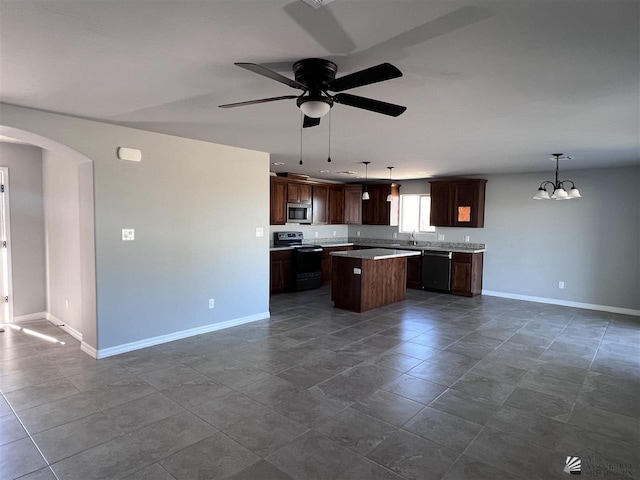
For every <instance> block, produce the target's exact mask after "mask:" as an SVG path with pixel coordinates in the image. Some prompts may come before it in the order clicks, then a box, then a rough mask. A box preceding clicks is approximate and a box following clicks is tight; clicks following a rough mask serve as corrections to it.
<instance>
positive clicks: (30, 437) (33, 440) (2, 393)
mask: <svg viewBox="0 0 640 480" xmlns="http://www.w3.org/2000/svg"><path fill="white" fill-rule="evenodd" d="M0 395H2V398H3V399H4V401H5V402H7V405H9V408H10V409H11V411H12V412H13V415H14V416H15V417H16V419H17V420H18V422H20V425H21V426H22V428H23V429H24V431H25V432H26V434H27V435H28V436H29V440H31V443H32V444H33V446H34V447H36V450H38V453H39V454H40V456H41V457H42V459H43V460H44V463H46V464H47V468H48V469H49V470H50V471H51V473H52V474H53V476H54V477H55V478H56V479H57V480H60V478H59V477H58V475H57V474H56V472H55V471H54V470H53V468H52V467H51V464H50V463H49V460H47V457H45V456H44V453H43V452H42V450H40V447H39V446H38V444H37V443H36V441H35V439H34V438H33V437H32V436H31V433H29V430H28V429H27V427H26V426H25V424H24V423H23V422H22V419H21V418H20V416H19V415H18V412H16V410H15V409H14V408H13V405H11V402H9V399H8V398H7V397H6V396H5V394H4V392H3V391H2V390H0ZM35 471H37V470H35ZM30 473H32V472H30Z"/></svg>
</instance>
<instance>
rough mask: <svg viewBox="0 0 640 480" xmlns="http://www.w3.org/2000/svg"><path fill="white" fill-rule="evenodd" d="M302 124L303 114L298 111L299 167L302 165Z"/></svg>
mask: <svg viewBox="0 0 640 480" xmlns="http://www.w3.org/2000/svg"><path fill="white" fill-rule="evenodd" d="M303 123H304V113H302V110H300V162H298V163H299V164H300V165H302V126H303Z"/></svg>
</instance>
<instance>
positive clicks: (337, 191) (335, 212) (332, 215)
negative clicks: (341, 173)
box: [329, 185, 345, 225]
mask: <svg viewBox="0 0 640 480" xmlns="http://www.w3.org/2000/svg"><path fill="white" fill-rule="evenodd" d="M344 197H345V188H344V186H343V185H335V186H333V185H332V186H330V187H329V223H330V224H331V225H342V224H344V223H345V221H344V217H345V215H344V209H345V202H344Z"/></svg>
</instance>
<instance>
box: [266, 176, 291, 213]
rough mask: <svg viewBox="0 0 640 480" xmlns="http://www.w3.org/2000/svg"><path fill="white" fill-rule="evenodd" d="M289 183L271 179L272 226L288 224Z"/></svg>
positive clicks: (274, 178) (275, 178)
mask: <svg viewBox="0 0 640 480" xmlns="http://www.w3.org/2000/svg"><path fill="white" fill-rule="evenodd" d="M286 215H287V181H286V180H281V179H280V178H277V177H271V202H270V222H271V223H270V224H271V225H284V224H285V223H286V222H287V216H286Z"/></svg>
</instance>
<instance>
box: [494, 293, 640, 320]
mask: <svg viewBox="0 0 640 480" xmlns="http://www.w3.org/2000/svg"><path fill="white" fill-rule="evenodd" d="M482 294H483V295H488V296H490V297H502V298H510V299H512V300H524V301H525V302H537V303H548V304H551V305H561V306H563V307H575V308H584V309H587V310H598V311H600V312H611V313H620V314H623V315H634V316H636V317H640V310H634V309H631V308H620V307H611V306H609V305H596V304H594V303H582V302H571V301H569V300H558V299H556V298H546V297H531V296H529V295H518V294H515V293H504V292H494V291H491V290H482Z"/></svg>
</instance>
